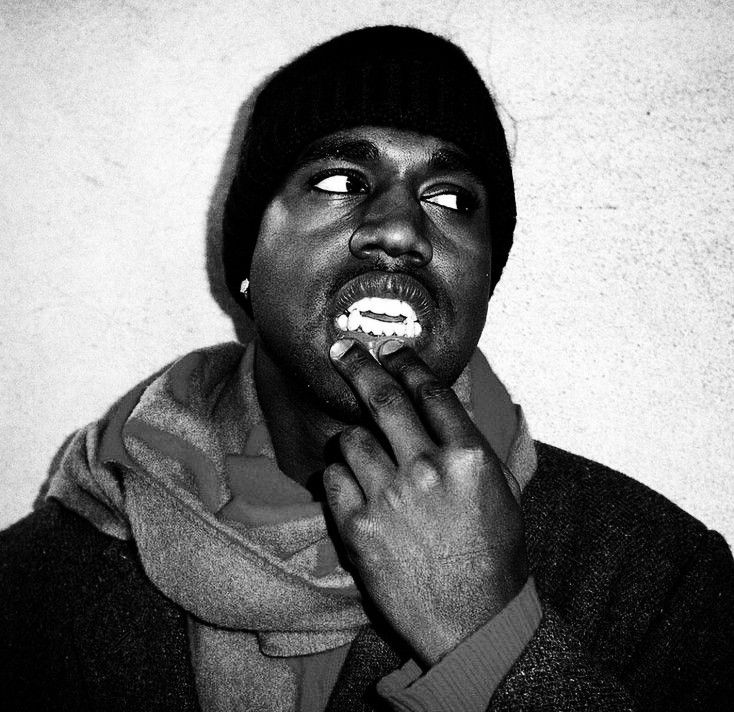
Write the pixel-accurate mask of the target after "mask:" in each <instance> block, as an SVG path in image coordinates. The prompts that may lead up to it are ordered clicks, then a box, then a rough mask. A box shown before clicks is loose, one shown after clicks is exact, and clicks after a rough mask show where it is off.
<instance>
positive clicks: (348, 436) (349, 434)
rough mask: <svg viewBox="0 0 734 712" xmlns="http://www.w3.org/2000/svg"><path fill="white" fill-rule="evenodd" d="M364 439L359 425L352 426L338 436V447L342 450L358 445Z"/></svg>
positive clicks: (362, 429) (363, 433) (363, 432)
mask: <svg viewBox="0 0 734 712" xmlns="http://www.w3.org/2000/svg"><path fill="white" fill-rule="evenodd" d="M364 439H365V430H364V428H363V427H361V426H359V425H353V426H351V427H349V428H345V429H344V430H343V431H342V433H341V435H339V446H340V447H341V448H342V450H343V449H344V448H349V447H352V446H356V445H360V444H361V443H362V442H363V441H364Z"/></svg>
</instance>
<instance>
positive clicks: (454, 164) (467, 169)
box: [428, 148, 484, 183]
mask: <svg viewBox="0 0 734 712" xmlns="http://www.w3.org/2000/svg"><path fill="white" fill-rule="evenodd" d="M428 166H429V168H431V169H433V170H435V171H448V172H455V173H467V174H468V175H470V176H471V177H472V178H474V179H475V180H477V181H479V182H480V183H484V181H483V180H482V177H481V175H480V172H479V169H478V168H477V166H476V164H475V162H474V161H472V160H471V158H469V156H467V155H466V154H465V153H464V152H463V151H458V150H456V149H455V148H439V149H436V150H435V151H434V152H433V153H432V154H431V157H430V158H429V159H428Z"/></svg>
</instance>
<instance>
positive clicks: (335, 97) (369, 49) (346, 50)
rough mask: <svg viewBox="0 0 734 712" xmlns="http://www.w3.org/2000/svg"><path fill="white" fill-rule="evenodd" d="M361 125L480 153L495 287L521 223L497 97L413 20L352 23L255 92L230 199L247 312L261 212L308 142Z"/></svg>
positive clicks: (227, 245)
mask: <svg viewBox="0 0 734 712" xmlns="http://www.w3.org/2000/svg"><path fill="white" fill-rule="evenodd" d="M355 126H390V127H395V128H398V129H405V130H411V131H417V132H419V133H424V134H428V135H431V136H436V137H438V138H441V139H444V140H447V141H451V142H452V143H454V144H456V145H457V146H459V147H460V148H462V149H463V150H464V151H465V152H466V153H467V155H468V156H469V157H470V159H471V160H472V161H473V162H474V164H475V167H476V169H477V170H478V172H479V174H480V177H481V178H482V180H483V181H484V183H485V186H486V188H487V194H488V199H489V222H490V232H491V241H492V274H491V285H492V289H494V286H495V285H496V284H497V281H498V280H499V278H500V275H501V274H502V269H503V267H504V266H505V263H506V262H507V256H508V253H509V251H510V247H511V245H512V233H513V230H514V228H515V214H516V209H515V192H514V187H513V180H512V168H511V165H510V157H509V154H508V151H507V143H506V141H505V134H504V130H503V129H502V125H501V124H500V121H499V117H498V116H497V111H496V109H495V106H494V102H493V100H492V97H491V95H490V93H489V90H488V89H487V87H486V85H485V84H484V82H483V81H482V79H481V77H480V76H479V73H478V72H477V70H476V69H475V68H474V66H473V65H472V64H471V62H470V61H469V59H468V58H467V56H466V55H465V54H464V52H463V51H462V50H461V49H459V48H458V47H457V46H456V45H454V44H452V43H451V42H449V41H448V40H446V39H444V38H442V37H439V36H437V35H433V34H430V33H428V32H424V31H422V30H418V29H415V28H412V27H397V26H385V27H369V28H365V29H360V30H355V31H353V32H348V33H346V34H344V35H340V36H338V37H335V38H334V39H332V40H329V41H328V42H326V43H324V44H321V45H318V46H317V47H315V48H313V49H311V50H310V51H308V52H306V54H303V55H301V56H300V57H298V58H297V59H295V60H294V61H293V62H291V63H290V64H288V65H286V66H285V67H283V68H282V69H280V70H279V71H278V72H277V73H276V74H274V75H273V77H271V79H270V80H269V81H268V82H267V83H266V84H265V86H264V87H263V89H262V90H261V92H260V94H259V95H258V97H257V99H256V101H255V105H254V108H253V111H252V116H251V118H250V121H249V124H248V128H247V131H246V134H245V138H244V141H243V143H242V150H241V154H240V157H239V163H238V166H237V171H236V174H235V177H234V179H233V181H232V185H231V186H230V189H229V194H228V195H227V200H226V203H225V207H224V220H223V236H222V258H223V261H224V273H225V278H226V281H227V287H228V289H229V291H230V293H231V294H232V296H233V297H234V298H235V299H236V300H237V301H238V302H239V303H240V304H241V305H242V306H243V307H245V309H246V310H247V311H249V303H248V302H247V300H245V299H244V298H243V296H242V295H241V294H240V284H241V282H242V280H243V279H244V278H245V277H248V276H249V273H250V264H251V261H252V253H253V251H254V249H255V241H256V240H257V235H258V232H259V228H260V221H261V219H262V215H263V212H264V211H265V208H266V207H267V205H268V203H269V202H270V200H271V199H272V197H273V195H274V194H275V193H276V192H277V190H278V188H279V186H280V184H281V182H282V181H283V179H284V178H285V176H286V173H287V171H288V170H289V168H290V167H291V166H292V165H293V162H294V161H295V159H296V158H297V157H298V155H299V154H300V153H301V151H302V150H303V149H304V148H305V147H306V146H307V145H308V144H310V143H311V142H313V141H315V140H316V139H318V138H321V137H323V136H326V135H328V134H330V133H333V132H335V131H340V130H343V129H346V128H353V127H355Z"/></svg>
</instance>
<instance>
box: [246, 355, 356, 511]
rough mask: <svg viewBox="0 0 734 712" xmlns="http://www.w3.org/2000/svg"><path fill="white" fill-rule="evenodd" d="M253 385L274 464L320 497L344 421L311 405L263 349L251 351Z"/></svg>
mask: <svg viewBox="0 0 734 712" xmlns="http://www.w3.org/2000/svg"><path fill="white" fill-rule="evenodd" d="M254 375H255V388H256V390H257V397H258V401H259V403H260V408H261V409H262V412H263V415H264V416H265V422H266V423H267V425H268V430H269V432H270V438H271V440H272V443H273V450H274V451H275V459H276V461H277V463H278V467H279V468H280V470H281V471H282V472H284V473H285V474H286V475H288V477H290V478H291V479H292V480H294V481H296V482H298V483H299V484H301V485H303V486H304V487H306V488H308V489H309V490H311V491H312V492H313V493H314V494H315V495H316V496H317V498H320V496H319V494H320V489H321V473H322V472H323V470H324V468H325V467H326V465H327V461H328V460H329V459H330V458H329V457H328V454H327V453H328V449H329V447H330V444H331V443H332V442H333V440H334V437H335V436H336V435H338V434H339V433H340V432H341V431H342V430H344V427H345V424H344V423H342V422H340V421H338V420H336V419H334V418H333V417H331V416H329V415H327V414H326V413H325V412H324V411H323V410H321V409H319V408H318V407H317V406H315V405H314V403H313V402H312V399H309V398H308V397H307V394H303V393H302V392H301V389H299V388H295V387H294V386H293V384H292V383H291V382H290V381H288V380H287V379H286V378H284V377H283V374H282V373H281V371H280V370H279V369H278V367H277V366H276V365H275V364H274V363H273V362H272V361H271V360H270V358H269V357H268V355H267V353H266V352H265V350H264V349H263V348H258V349H256V350H255V374H254Z"/></svg>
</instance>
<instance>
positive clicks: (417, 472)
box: [410, 455, 441, 491]
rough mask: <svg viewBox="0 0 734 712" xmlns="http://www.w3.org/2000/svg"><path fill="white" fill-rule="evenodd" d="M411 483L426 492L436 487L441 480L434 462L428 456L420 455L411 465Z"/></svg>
mask: <svg viewBox="0 0 734 712" xmlns="http://www.w3.org/2000/svg"><path fill="white" fill-rule="evenodd" d="M411 475H412V476H411V478H410V479H411V481H412V483H413V484H414V486H415V487H417V488H418V489H419V490H422V491H425V490H429V489H431V488H433V487H435V486H436V483H437V482H438V481H439V480H440V479H441V476H440V472H439V470H438V468H437V466H436V464H435V463H434V461H433V460H432V459H431V458H430V457H428V456H427V455H419V456H418V457H416V458H415V459H414V460H413V462H412V463H411Z"/></svg>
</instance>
